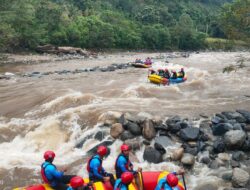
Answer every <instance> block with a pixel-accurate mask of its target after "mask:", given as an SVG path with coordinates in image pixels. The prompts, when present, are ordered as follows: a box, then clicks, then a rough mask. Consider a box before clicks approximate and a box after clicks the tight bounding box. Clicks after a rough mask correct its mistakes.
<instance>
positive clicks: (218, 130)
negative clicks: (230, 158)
mask: <svg viewBox="0 0 250 190" xmlns="http://www.w3.org/2000/svg"><path fill="white" fill-rule="evenodd" d="M232 129H233V125H232V124H230V123H219V124H216V125H213V126H212V131H213V135H216V136H221V135H224V134H225V133H226V132H227V131H229V130H232Z"/></svg>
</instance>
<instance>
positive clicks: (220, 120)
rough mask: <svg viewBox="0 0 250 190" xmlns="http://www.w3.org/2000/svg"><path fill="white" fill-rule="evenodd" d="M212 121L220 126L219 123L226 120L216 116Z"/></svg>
mask: <svg viewBox="0 0 250 190" xmlns="http://www.w3.org/2000/svg"><path fill="white" fill-rule="evenodd" d="M211 121H212V123H213V124H219V123H224V122H225V119H223V118H221V117H218V116H214V117H212V119H211Z"/></svg>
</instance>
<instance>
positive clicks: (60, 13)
mask: <svg viewBox="0 0 250 190" xmlns="http://www.w3.org/2000/svg"><path fill="white" fill-rule="evenodd" d="M0 23H1V25H0V51H15V50H32V49H34V48H35V47H36V46H37V45H43V44H48V43H49V44H54V45H60V46H75V47H82V48H94V49H99V48H100V49H106V48H117V49H151V50H178V49H179V50H195V49H203V48H206V47H207V43H206V42H207V41H206V39H207V38H208V37H213V38H224V39H233V40H243V41H249V38H250V0H236V1H230V0H170V1H167V0H21V1H20V0H12V1H10V0H0Z"/></svg>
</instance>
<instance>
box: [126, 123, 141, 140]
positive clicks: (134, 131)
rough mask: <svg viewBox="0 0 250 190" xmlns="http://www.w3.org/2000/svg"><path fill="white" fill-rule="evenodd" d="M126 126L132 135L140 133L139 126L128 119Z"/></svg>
mask: <svg viewBox="0 0 250 190" xmlns="http://www.w3.org/2000/svg"><path fill="white" fill-rule="evenodd" d="M126 126H127V130H128V131H130V132H131V133H132V134H133V135H136V136H138V135H141V134H142V130H141V127H140V126H139V125H138V124H137V123H134V122H131V121H129V122H128V123H127V125H126Z"/></svg>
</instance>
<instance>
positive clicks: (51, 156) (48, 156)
mask: <svg viewBox="0 0 250 190" xmlns="http://www.w3.org/2000/svg"><path fill="white" fill-rule="evenodd" d="M55 156H56V154H55V153H54V152H53V151H51V150H47V151H46V152H45V153H44V155H43V157H44V159H45V160H49V159H54V158H55Z"/></svg>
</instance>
